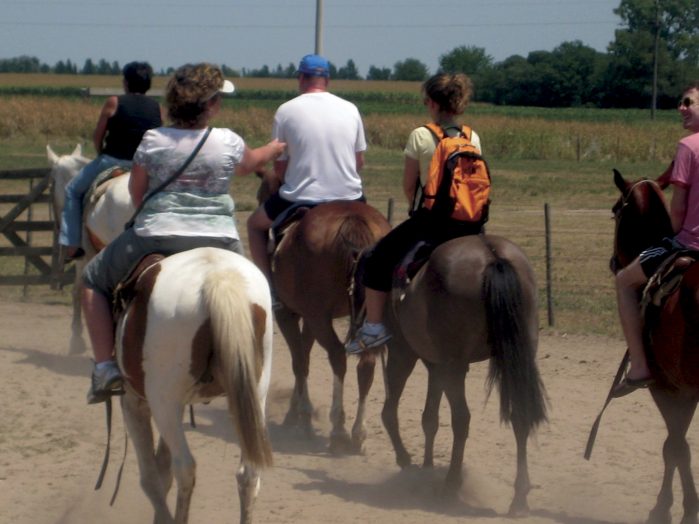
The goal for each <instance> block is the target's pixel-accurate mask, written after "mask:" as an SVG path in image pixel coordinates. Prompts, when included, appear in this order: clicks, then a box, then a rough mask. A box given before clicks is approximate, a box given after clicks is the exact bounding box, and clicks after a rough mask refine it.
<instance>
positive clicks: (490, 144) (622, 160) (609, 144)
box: [0, 74, 683, 336]
mask: <svg viewBox="0 0 699 524" xmlns="http://www.w3.org/2000/svg"><path fill="white" fill-rule="evenodd" d="M165 80H166V79H164V78H161V77H158V78H156V82H155V86H156V87H158V86H159V87H162V86H163V85H164V83H165ZM234 81H235V83H236V85H237V87H238V90H237V92H236V94H235V95H234V96H233V97H231V98H230V99H227V100H226V101H225V104H224V108H223V110H222V111H221V113H220V114H219V116H218V117H217V119H216V121H215V122H214V125H218V126H226V127H230V128H232V129H233V130H235V131H236V132H238V133H239V134H241V135H242V136H243V137H244V138H245V139H246V141H247V142H248V143H249V144H250V145H251V146H257V145H261V144H262V143H264V142H265V141H266V140H268V137H269V134H270V130H271V124H272V118H273V114H274V110H275V108H276V107H277V106H278V105H279V104H280V103H282V102H283V101H284V100H286V99H288V98H290V97H291V96H293V95H294V91H295V89H296V83H295V81H294V80H279V79H249V78H240V79H234ZM118 85H119V79H118V78H117V77H99V76H90V77H80V76H78V75H12V74H0V170H2V169H10V168H13V169H14V168H23V167H42V166H45V165H46V163H47V162H46V153H45V146H46V144H47V143H48V144H51V146H52V147H53V148H54V149H55V150H57V151H59V152H62V153H68V152H70V151H72V149H73V148H74V147H75V145H76V143H82V144H83V148H84V151H85V152H86V154H88V155H92V154H94V152H93V151H92V146H91V135H92V131H93V127H94V123H95V121H96V118H97V114H98V111H99V108H100V106H101V104H102V102H103V99H100V98H99V97H92V98H81V97H79V96H49V95H46V94H43V95H37V94H11V92H10V91H7V90H8V89H14V88H18V87H22V88H27V89H36V88H38V87H44V88H51V89H59V88H64V87H73V88H80V87H115V86H118ZM3 90H5V91H3ZM331 90H332V91H334V92H336V93H339V94H342V95H343V96H345V97H347V98H349V99H351V100H352V101H354V102H355V103H356V104H357V105H358V107H359V108H360V111H361V112H362V114H363V117H364V123H365V128H366V134H367V140H368V142H369V149H368V151H367V165H366V167H365V169H364V171H363V173H362V176H363V179H364V182H365V190H366V194H367V197H368V199H369V201H370V203H371V204H373V205H374V206H376V207H377V208H378V209H379V210H380V211H382V212H386V213H388V210H389V208H390V209H391V212H392V220H393V223H394V224H395V223H398V222H399V221H401V220H403V218H404V217H405V216H406V211H407V210H406V205H405V202H404V198H403V196H402V190H401V187H402V185H401V176H402V165H403V157H402V148H403V145H404V142H405V139H406V137H407V135H408V133H409V132H410V130H411V129H412V128H414V127H415V126H418V125H421V124H423V123H425V120H426V115H425V113H424V107H423V106H422V104H421V102H420V96H419V84H416V83H409V82H406V83H395V82H365V81H359V82H349V81H346V82H341V81H337V82H334V81H333V82H331ZM464 121H465V122H467V123H468V124H469V125H471V126H472V127H473V128H474V129H476V130H477V131H478V133H479V135H480V136H481V140H482V143H483V148H484V154H485V156H486V158H487V159H488V160H489V162H490V164H491V170H492V175H493V195H492V197H493V204H492V207H491V219H490V222H489V224H488V228H487V229H488V231H489V232H490V233H494V234H499V235H503V236H506V237H508V238H510V239H512V240H514V241H515V242H517V243H518V244H520V245H521V246H522V247H523V248H524V250H525V251H526V252H527V254H528V255H529V257H530V258H531V260H532V263H533V265H534V267H535V269H536V272H537V275H538V278H539V288H540V304H541V327H542V329H545V330H555V331H557V332H570V333H597V334H604V335H612V336H618V335H619V333H620V331H619V328H618V322H617V318H616V309H615V299H614V293H613V287H612V284H613V282H612V277H611V274H610V272H609V269H608V260H609V256H610V255H611V247H612V234H613V224H612V221H611V220H610V217H611V213H610V208H611V206H612V204H613V203H614V201H615V199H616V196H617V195H616V193H617V191H616V189H615V188H614V186H613V183H612V168H614V167H616V168H617V169H619V170H620V171H621V172H622V173H624V174H625V175H626V176H628V177H630V178H638V177H641V176H649V177H650V176H657V175H658V174H660V173H661V172H662V171H663V169H664V168H665V166H667V164H668V163H669V161H670V160H671V158H672V155H673V152H674V148H675V144H676V142H677V140H678V138H680V137H681V136H683V132H682V129H681V125H680V123H679V119H678V118H677V117H676V115H675V114H674V112H672V111H670V112H660V113H659V114H658V117H657V119H656V120H655V121H650V119H649V112H648V111H638V110H628V111H626V110H625V111H622V110H596V109H588V108H570V109H559V110H553V109H542V108H511V107H492V106H487V105H482V104H473V105H472V106H470V107H469V108H467V112H466V115H465V116H464ZM256 184H257V181H256V179H254V177H245V178H239V179H236V180H235V181H234V182H233V187H232V191H233V194H234V198H235V199H236V204H237V209H238V211H239V214H240V217H239V219H240V220H239V222H240V225H241V230H242V229H244V227H242V225H243V224H244V220H245V218H246V217H247V214H248V213H249V212H250V211H251V210H252V209H253V208H254V206H255V199H254V195H255V190H256ZM15 186H16V183H15ZM11 189H16V187H15V188H11V187H9V186H7V184H6V185H5V186H0V192H8V191H10V190H11ZM389 203H390V204H389ZM545 205H548V209H549V218H550V226H551V227H550V239H551V244H550V248H551V249H550V250H551V256H552V261H551V266H550V275H551V280H550V290H551V298H552V311H553V318H552V319H549V318H548V314H547V312H548V307H547V303H546V296H547V288H546V274H547V271H546V256H545V253H546V236H545V220H544V206H545ZM0 213H2V210H1V209H0ZM2 245H4V244H2ZM8 264H16V262H13V261H11V260H9V259H7V258H5V259H4V260H3V259H0V272H1V271H2V270H3V268H6V267H7V266H8ZM13 293H14V294H16V293H17V291H16V290H12V289H9V288H5V289H2V288H0V296H2V295H7V294H13ZM32 295H34V296H41V297H42V298H44V299H45V297H46V296H47V292H46V291H45V290H31V292H30V298H31V296H32ZM54 299H59V300H66V301H67V300H68V293H67V292H65V291H64V292H63V293H62V294H60V295H56V297H54ZM550 320H552V321H553V325H552V326H550V325H549V321H550Z"/></svg>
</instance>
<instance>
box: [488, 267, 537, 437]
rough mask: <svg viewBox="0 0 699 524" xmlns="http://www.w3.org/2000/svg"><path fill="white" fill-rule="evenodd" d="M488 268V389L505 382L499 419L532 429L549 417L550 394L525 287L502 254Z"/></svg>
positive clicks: (501, 394)
mask: <svg viewBox="0 0 699 524" xmlns="http://www.w3.org/2000/svg"><path fill="white" fill-rule="evenodd" d="M495 256H496V259H495V260H493V261H492V262H491V263H490V264H488V266H487V267H486V268H485V271H484V275H483V277H484V278H483V287H482V298H483V303H484V304H485V310H486V321H487V325H488V342H489V345H490V348H491V353H492V356H491V359H490V370H489V374H488V379H487V386H488V393H490V392H491V391H492V388H493V386H494V384H495V383H496V382H497V383H498V385H499V386H500V418H501V420H502V421H503V422H507V423H509V422H512V420H513V418H514V419H517V420H519V421H520V422H521V423H523V424H524V425H525V426H527V427H528V428H529V429H534V428H536V427H537V426H538V425H539V424H540V423H541V422H545V421H546V394H545V391H544V385H543V382H542V381H541V376H540V375H539V369H538V367H537V365H536V360H535V358H536V348H535V347H533V344H532V338H533V337H532V336H531V335H532V334H531V333H529V330H530V329H531V327H530V323H529V322H528V320H527V318H526V317H525V307H524V303H523V296H522V285H521V283H520V281H519V279H518V277H517V273H516V271H515V268H514V267H513V266H512V264H511V263H510V261H509V260H506V259H504V258H500V257H498V256H497V255H495ZM533 307H536V305H533Z"/></svg>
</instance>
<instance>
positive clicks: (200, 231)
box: [134, 127, 245, 239]
mask: <svg viewBox="0 0 699 524" xmlns="http://www.w3.org/2000/svg"><path fill="white" fill-rule="evenodd" d="M205 131H206V130H205V129H176V128H173V127H159V128H157V129H151V130H149V131H146V133H145V135H143V140H142V141H141V144H140V145H139V146H138V149H137V150H136V154H135V155H134V164H140V165H142V166H143V167H144V168H145V169H146V171H147V172H148V191H147V193H146V194H148V193H149V192H150V191H153V189H155V188H156V187H158V186H159V185H160V184H161V183H162V182H164V181H165V180H167V178H168V177H170V176H171V175H172V174H173V173H174V172H175V171H176V170H178V169H179V168H180V167H181V166H182V164H184V162H185V161H186V160H187V158H189V155H190V154H191V153H192V151H193V150H194V148H195V147H196V146H197V144H198V143H199V141H200V140H201V138H202V136H203V135H204V132H205ZM244 153H245V142H244V141H243V139H242V138H241V137H240V136H238V135H237V134H235V133H234V132H233V131H231V130H230V129H225V128H213V129H212V130H211V134H210V135H209V137H208V138H207V140H206V142H205V143H204V145H203V147H202V148H201V150H199V153H197V156H196V157H194V159H193V160H192V162H191V163H190V164H189V166H187V169H185V171H184V173H182V174H181V175H180V176H179V177H177V178H176V179H175V180H174V181H173V182H171V183H170V184H169V185H168V186H166V187H165V188H164V189H162V190H161V191H160V192H159V193H157V194H155V195H154V196H153V197H152V198H151V199H149V200H148V201H147V202H146V203H145V205H144V207H143V209H142V210H141V212H140V213H139V214H138V216H137V217H136V221H135V223H134V230H135V232H136V234H138V235H140V236H207V237H219V238H233V239H239V238H240V236H239V235H238V230H237V228H236V225H235V219H234V217H233V211H234V209H235V206H234V204H233V198H232V197H231V196H230V194H229V193H228V189H229V183H230V179H231V177H232V176H233V175H234V173H235V166H236V165H238V164H239V163H240V161H241V160H242V158H243V154H244Z"/></svg>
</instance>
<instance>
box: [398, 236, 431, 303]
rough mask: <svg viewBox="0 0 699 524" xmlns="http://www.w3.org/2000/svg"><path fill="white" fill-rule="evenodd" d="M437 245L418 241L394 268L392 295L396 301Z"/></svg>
mask: <svg viewBox="0 0 699 524" xmlns="http://www.w3.org/2000/svg"><path fill="white" fill-rule="evenodd" d="M436 247H437V246H436V245H434V244H431V243H429V242H425V241H424V240H420V241H418V242H417V243H416V244H415V245H414V246H413V247H412V248H411V249H410V251H408V253H407V254H406V255H405V256H404V257H403V260H402V261H401V263H400V264H399V265H398V266H397V267H396V268H395V269H394V270H393V286H392V290H393V291H392V292H391V297H392V300H393V301H394V302H400V301H401V300H403V298H404V297H405V292H406V290H407V289H408V286H409V285H410V282H411V280H412V279H413V278H415V275H417V272H418V271H420V268H421V267H422V266H424V265H425V264H426V263H427V261H428V260H429V258H430V255H432V251H434V250H435V248H436Z"/></svg>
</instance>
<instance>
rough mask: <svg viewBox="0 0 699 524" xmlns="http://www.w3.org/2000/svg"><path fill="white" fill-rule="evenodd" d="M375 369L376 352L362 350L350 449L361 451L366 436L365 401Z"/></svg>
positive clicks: (358, 366) (358, 365)
mask: <svg viewBox="0 0 699 524" xmlns="http://www.w3.org/2000/svg"><path fill="white" fill-rule="evenodd" d="M375 370H376V353H375V352H371V351H369V352H364V353H362V354H361V355H360V357H359V363H358V364H357V389H358V391H359V401H358V403H357V415H356V416H355V418H354V424H353V425H352V451H353V452H355V453H363V451H364V442H365V441H366V437H367V430H366V401H367V398H368V397H369V391H370V390H371V386H372V384H373V382H374V371H375Z"/></svg>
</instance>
